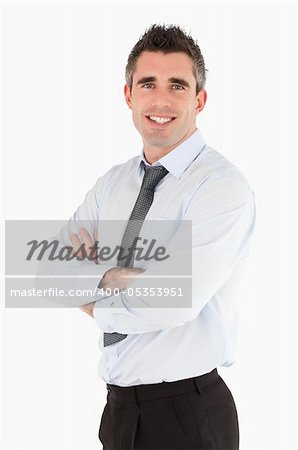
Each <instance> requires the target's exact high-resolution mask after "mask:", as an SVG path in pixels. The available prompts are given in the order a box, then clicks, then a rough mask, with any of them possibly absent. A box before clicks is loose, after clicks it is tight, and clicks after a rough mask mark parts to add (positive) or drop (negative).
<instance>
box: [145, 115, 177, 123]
mask: <svg viewBox="0 0 298 450" xmlns="http://www.w3.org/2000/svg"><path fill="white" fill-rule="evenodd" d="M149 117H150V119H151V120H153V121H154V122H157V123H167V122H170V121H171V120H172V119H171V118H170V117H156V116H149Z"/></svg>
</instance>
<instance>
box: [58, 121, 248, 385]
mask: <svg viewBox="0 0 298 450" xmlns="http://www.w3.org/2000/svg"><path fill="white" fill-rule="evenodd" d="M142 161H143V163H145V164H148V163H147V161H146V160H145V158H144V154H143V153H142V154H141V155H139V156H135V157H133V158H131V159H130V160H129V161H127V162H126V163H123V164H119V165H116V166H114V167H112V168H111V169H110V170H109V171H108V172H107V173H106V174H105V175H103V176H102V177H101V178H100V179H99V180H98V181H97V183H96V184H95V186H94V187H93V188H92V189H91V190H90V191H89V192H88V194H87V195H86V198H85V200H84V202H83V204H82V205H81V206H80V207H79V208H78V210H77V211H76V213H75V214H74V216H73V217H72V220H73V221H77V222H80V221H81V220H82V219H88V220H90V221H97V220H120V219H121V220H125V221H127V220H128V218H129V216H130V213H131V210H132V208H133V206H134V203H135V201H136V197H137V195H138V193H139V190H140V186H141V183H142V178H143V175H144V168H143V163H142ZM159 164H162V165H163V166H164V167H165V168H166V169H167V170H168V172H169V174H168V175H167V176H166V177H165V178H164V179H163V180H162V181H161V182H160V183H159V184H158V185H157V188H156V190H155V195H154V201H153V204H152V206H151V208H150V209H149V212H148V214H147V217H146V220H150V219H152V220H155V219H160V220H163V219H175V220H176V219H185V220H186V219H188V220H191V224H192V307H187V308H154V307H148V306H150V301H151V300H150V298H149V297H147V298H142V297H136V296H134V297H132V296H128V295H126V294H125V291H124V292H122V293H121V295H110V296H107V297H105V298H101V299H100V300H98V301H96V303H95V307H94V317H95V321H96V324H97V326H98V328H99V330H100V331H101V335H100V338H99V348H100V352H101V358H100V361H99V364H98V374H99V376H100V377H101V378H102V379H103V380H104V381H105V382H107V383H110V384H116V385H119V386H134V385H140V384H148V383H160V382H162V381H175V380H180V379H185V378H190V377H194V376H198V375H202V374H204V373H207V372H210V371H211V370H212V369H214V368H215V367H220V366H230V365H231V364H233V362H234V360H235V343H236V336H237V323H238V311H239V300H240V297H241V289H240V291H239V290H238V288H239V287H240V288H241V286H240V284H239V281H240V275H241V272H242V270H243V264H244V261H245V259H246V257H247V255H248V253H249V241H250V237H251V235H252V233H253V230H254V227H255V199H254V192H253V191H252V190H251V188H250V187H249V185H248V182H247V180H246V179H245V177H244V176H243V174H242V173H241V172H240V171H239V170H238V169H237V168H236V167H235V166H234V165H233V164H232V163H231V162H230V161H229V160H228V159H226V158H225V157H224V156H223V155H221V154H220V153H218V152H217V151H216V150H214V149H212V148H210V147H209V146H208V145H206V143H205V141H204V139H203V137H202V135H201V134H200V132H199V130H198V129H196V130H195V132H194V133H193V134H192V135H191V136H190V137H189V138H188V139H187V140H185V141H184V142H183V143H182V144H180V145H179V146H177V147H176V148H175V149H174V150H172V151H171V152H170V153H168V154H167V155H165V156H164V157H162V158H161V159H160V160H159V161H157V162H156V163H154V164H153V165H159ZM65 233H66V234H67V229H66V230H65V231H64V234H65ZM99 233H100V230H99ZM66 234H65V236H64V241H67V236H66ZM179 239H180V236H179V232H177V233H176V234H175V235H174V236H173V238H172V239H171V241H170V247H169V248H170V249H172V250H173V251H175V250H176V249H177V248H179V242H180V241H179ZM90 264H92V263H91V262H90ZM90 264H89V266H86V265H82V264H81V265H80V266H78V269H77V270H78V273H80V274H82V273H84V270H86V271H87V272H88V273H89V274H90V273H92V274H94V275H97V276H98V278H97V279H92V278H90V279H89V280H88V281H87V283H88V286H89V287H95V286H96V285H97V284H98V283H99V280H100V278H101V277H102V276H103V275H104V273H105V272H106V271H107V270H108V269H109V268H111V267H115V266H116V265H117V262H116V261H115V262H113V261H112V263H109V265H105V264H102V265H96V264H94V265H93V266H92V268H91V272H90V267H91V266H90ZM84 267H85V268H86V267H87V268H86V269H84ZM135 267H143V268H146V271H145V274H148V275H150V270H151V269H150V267H149V266H147V267H148V268H147V267H146V266H144V265H143V266H142V265H137V264H135ZM87 272H86V273H87ZM152 273H153V272H152ZM80 282H81V281H80V279H79V278H78V280H77V281H76V285H77V287H79V286H80ZM138 283H139V280H138V277H136V279H135V281H134V282H133V283H132V285H131V286H132V287H133V288H135V287H137V286H138ZM85 287H86V286H85ZM90 301H92V299H89V300H88V302H90ZM86 303H87V302H86ZM144 305H146V307H143V306H144ZM103 332H119V333H125V334H127V335H128V336H127V338H126V339H124V340H122V341H120V342H118V343H116V344H113V345H111V346H108V347H103Z"/></svg>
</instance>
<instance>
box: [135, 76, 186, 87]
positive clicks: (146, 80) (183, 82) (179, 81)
mask: <svg viewBox="0 0 298 450" xmlns="http://www.w3.org/2000/svg"><path fill="white" fill-rule="evenodd" d="M153 81H156V77H143V78H141V79H140V80H139V81H137V85H138V84H145V83H152V82H153ZM169 81H170V83H175V84H181V86H184V87H187V88H189V87H190V86H189V83H188V81H186V80H184V79H183V78H175V77H172V78H169Z"/></svg>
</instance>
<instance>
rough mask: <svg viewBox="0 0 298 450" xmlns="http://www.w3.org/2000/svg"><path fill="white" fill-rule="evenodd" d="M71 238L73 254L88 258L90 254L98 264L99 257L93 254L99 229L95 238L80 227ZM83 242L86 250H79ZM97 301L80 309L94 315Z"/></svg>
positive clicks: (95, 233)
mask: <svg viewBox="0 0 298 450" xmlns="http://www.w3.org/2000/svg"><path fill="white" fill-rule="evenodd" d="M70 240H71V243H72V246H73V254H74V253H76V252H78V254H77V256H78V257H80V258H87V257H89V256H91V257H92V259H93V258H94V262H95V264H98V259H97V257H96V253H95V252H94V254H91V252H92V249H93V250H94V245H95V243H96V242H98V233H97V230H95V231H94V233H93V239H92V237H91V236H90V234H89V233H88V231H87V230H86V228H80V229H79V235H78V234H76V233H72V234H71V235H70ZM82 244H84V252H83V251H82V250H80V251H78V250H79V249H80V247H82ZM94 305H95V302H91V303H87V304H86V305H82V306H80V310H81V311H83V312H85V313H86V314H88V315H89V316H91V317H93V319H94V315H93V309H94Z"/></svg>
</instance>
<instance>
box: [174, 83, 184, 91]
mask: <svg viewBox="0 0 298 450" xmlns="http://www.w3.org/2000/svg"><path fill="white" fill-rule="evenodd" d="M173 89H174V91H183V90H184V86H181V84H173Z"/></svg>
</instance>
